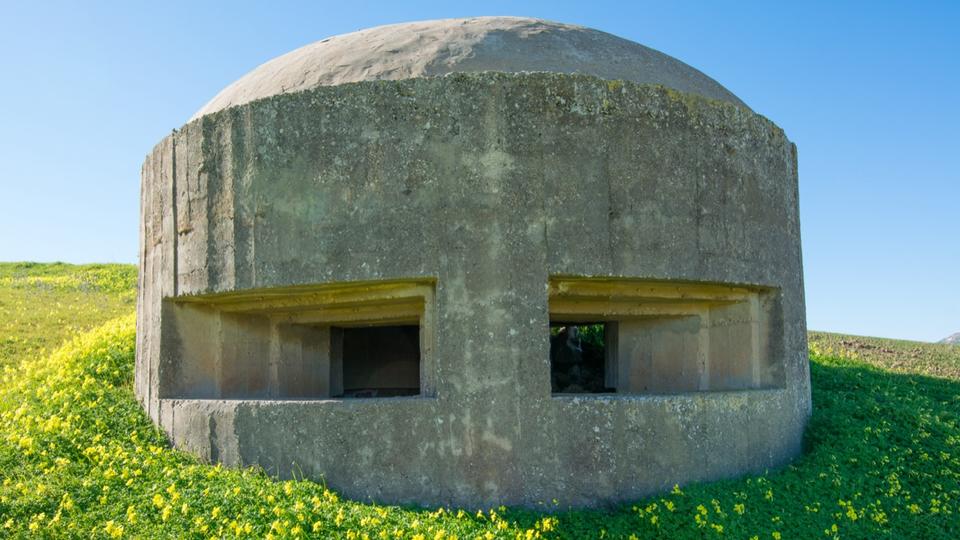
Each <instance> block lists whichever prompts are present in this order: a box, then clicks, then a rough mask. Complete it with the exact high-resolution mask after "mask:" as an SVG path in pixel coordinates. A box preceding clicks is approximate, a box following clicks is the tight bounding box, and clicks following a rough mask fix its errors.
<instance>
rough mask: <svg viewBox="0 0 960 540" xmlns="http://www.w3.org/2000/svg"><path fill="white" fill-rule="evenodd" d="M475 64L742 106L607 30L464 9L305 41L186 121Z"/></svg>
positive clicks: (678, 65)
mask: <svg viewBox="0 0 960 540" xmlns="http://www.w3.org/2000/svg"><path fill="white" fill-rule="evenodd" d="M480 71H498V72H503V73H517V72H536V71H542V72H550V73H579V74H583V75H594V76H597V77H600V78H602V79H622V80H627V81H633V82H636V83H650V84H662V85H664V86H667V87H670V88H674V89H676V90H681V91H684V92H692V93H694V94H700V95H702V96H707V97H709V98H711V99H718V100H722V101H727V102H730V103H734V104H736V105H739V106H741V107H746V105H745V104H744V103H743V102H742V101H740V99H739V98H737V96H735V95H733V94H732V93H731V92H730V91H729V90H727V89H726V88H724V87H722V86H720V84H718V83H717V82H716V81H714V80H713V79H711V78H710V77H708V76H706V75H704V74H703V73H701V72H700V71H697V70H696V69H694V68H692V67H690V66H688V65H687V64H684V63H683V62H681V61H679V60H677V59H676V58H673V57H670V56H667V55H665V54H663V53H661V52H659V51H656V50H653V49H651V48H649V47H644V46H643V45H640V44H639V43H635V42H633V41H629V40H626V39H623V38H620V37H617V36H614V35H611V34H608V33H606V32H601V31H599V30H594V29H591V28H585V27H583V26H577V25H573V24H563V23H557V22H552V21H544V20H541V19H529V18H524V17H471V18H467V19H443V20H434V21H419V22H412V23H402V24H391V25H387V26H379V27H376V28H368V29H366V30H361V31H359V32H352V33H349V34H343V35H339V36H332V37H328V38H326V39H322V40H320V41H317V42H316V43H311V44H310V45H307V46H305V47H301V48H299V49H297V50H295V51H292V52H289V53H287V54H285V55H283V56H279V57H277V58H274V59H273V60H270V61H269V62H267V63H265V64H263V65H261V66H259V67H257V68H256V69H254V70H253V71H251V72H250V73H248V74H246V75H244V76H243V77H241V78H240V79H238V80H237V81H236V82H234V83H233V84H231V85H230V86H228V87H226V88H224V89H223V91H221V92H220V93H219V94H217V95H216V96H215V97H214V98H213V99H212V100H210V102H209V103H207V104H206V105H204V106H203V108H201V109H200V110H199V111H197V113H196V114H195V115H194V116H193V118H191V120H195V119H197V118H199V117H201V116H203V115H205V114H210V113H213V112H216V111H219V110H222V109H225V108H227V107H232V106H235V105H242V104H244V103H249V102H251V101H254V100H257V99H261V98H265V97H269V96H274V95H278V94H286V93H294V92H301V91H303V90H310V89H313V88H317V87H318V86H334V85H338V84H344V83H351V82H360V81H372V80H379V79H384V80H399V79H409V78H413V77H434V76H439V75H446V74H448V73H461V72H480Z"/></svg>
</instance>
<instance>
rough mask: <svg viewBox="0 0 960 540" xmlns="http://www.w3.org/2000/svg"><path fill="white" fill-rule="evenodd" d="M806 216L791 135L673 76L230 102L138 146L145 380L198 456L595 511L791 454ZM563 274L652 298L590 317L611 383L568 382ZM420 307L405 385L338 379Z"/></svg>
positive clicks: (348, 481)
mask: <svg viewBox="0 0 960 540" xmlns="http://www.w3.org/2000/svg"><path fill="white" fill-rule="evenodd" d="M797 208H798V201H797V167H796V150H795V147H794V146H793V145H792V144H791V143H790V142H789V141H788V140H787V139H786V137H785V136H784V134H783V132H782V131H781V130H780V129H779V128H777V127H776V126H775V125H773V124H772V123H771V122H769V121H768V120H766V119H764V118H762V117H760V116H758V115H756V114H754V113H752V112H750V111H749V110H747V109H745V108H743V107H739V106H735V105H733V104H730V103H727V102H720V101H713V100H709V99H706V98H704V97H701V96H697V95H693V94H687V93H682V92H677V91H675V90H672V89H667V88H663V87H659V86H651V85H637V84H634V83H631V82H624V81H608V80H602V79H599V78H595V77H591V76H584V75H569V74H551V73H456V74H451V75H446V76H442V77H433V78H415V79H406V80H399V81H363V82H357V83H351V84H341V85H336V86H319V87H316V88H313V89H312V90H308V91H304V92H299V93H292V94H281V95H275V96H273V97H268V98H265V99H261V100H258V101H253V102H250V103H247V104H245V105H242V106H239V107H232V108H228V109H223V110H220V111H218V112H214V113H212V114H207V115H204V116H202V117H201V118H199V119H197V120H195V121H193V122H191V123H189V124H187V125H186V126H184V127H183V128H181V129H179V130H177V131H176V132H175V133H173V134H172V135H170V136H168V137H166V138H165V139H164V140H163V141H161V142H160V143H159V144H158V145H157V147H156V148H155V149H154V150H153V151H152V152H151V153H150V155H149V156H148V157H147V160H146V162H145V163H144V168H143V184H142V223H141V247H142V253H141V273H140V278H141V287H140V301H139V307H138V310H139V311H138V313H139V317H138V347H137V372H136V393H137V395H138V397H139V398H140V400H141V401H142V403H143V405H144V407H145V408H146V410H147V411H148V412H149V414H150V415H151V417H152V418H153V419H154V420H155V421H156V422H158V423H159V424H160V425H161V426H163V428H164V429H165V430H166V431H167V433H168V434H169V435H170V437H171V439H172V440H173V441H174V443H175V444H176V445H177V446H179V447H181V448H184V449H187V450H189V451H192V452H195V453H196V454H198V455H200V456H202V457H204V458H206V459H210V460H212V461H221V462H223V463H225V464H227V465H249V464H259V465H262V466H263V467H264V468H266V469H267V470H268V471H269V472H271V473H274V474H277V475H279V476H282V477H286V476H290V475H291V474H292V473H293V472H295V471H296V472H297V473H299V472H301V471H302V472H303V473H304V474H306V475H308V476H310V477H313V478H324V479H325V480H326V481H327V482H328V484H329V485H330V486H332V487H334V488H336V489H338V490H340V491H341V492H342V493H344V494H345V495H346V496H349V497H354V498H357V499H361V500H367V499H373V500H377V501H384V502H416V503H421V504H428V505H437V504H453V505H466V506H468V507H470V508H476V507H489V506H491V505H497V504H501V503H502V504H523V505H535V504H537V503H538V502H549V501H551V500H552V499H558V500H559V501H560V502H561V504H563V505H575V506H582V505H597V504H603V503H607V502H616V501H623V500H629V499H633V498H637V497H640V496H642V495H646V494H649V493H654V492H657V491H660V490H664V489H669V488H670V487H672V486H673V485H674V484H675V483H680V484H685V483H688V482H693V481H700V480H709V479H717V478H727V477H731V476H736V475H740V474H743V473H746V472H748V471H759V470H762V469H764V468H767V467H773V466H778V465H781V464H784V463H786V462H788V461H789V460H790V459H792V458H793V457H794V456H796V455H797V454H798V453H799V451H800V448H801V437H802V433H803V428H804V426H805V423H806V421H807V418H808V416H809V414H810V388H809V372H808V364H807V350H806V328H805V319H804V300H803V279H802V266H801V253H800V229H799V222H798V211H797ZM587 278H588V279H587ZM565 279H573V280H585V281H587V282H588V285H590V284H591V283H594V282H597V283H602V284H604V285H603V286H604V287H607V286H611V283H613V285H616V286H618V287H621V288H622V289H623V290H624V291H630V290H637V291H639V290H640V289H643V290H645V291H647V292H642V293H636V294H634V295H633V296H631V294H633V293H629V292H623V293H622V294H621V293H617V294H616V295H608V301H609V302H610V303H615V302H620V304H617V305H618V306H619V307H618V308H617V309H621V308H622V309H626V310H627V311H625V312H623V313H620V312H619V311H616V310H613V309H612V308H601V311H603V312H605V313H611V318H612V319H616V320H622V321H623V323H622V324H621V328H620V332H621V333H623V334H625V335H627V336H629V335H634V336H636V337H635V340H634V341H633V342H630V343H633V345H631V347H633V348H635V349H637V350H638V352H637V353H636V356H635V358H634V359H631V354H630V353H629V351H628V350H624V349H629V348H630V347H621V350H620V351H619V352H618V356H617V357H618V358H625V360H624V361H626V362H627V363H628V364H627V365H626V367H627V368H630V369H625V368H623V367H621V368H620V369H618V370H612V371H611V374H610V376H611V377H614V378H616V377H623V378H625V379H629V380H630V381H631V382H630V383H629V384H627V383H622V384H621V386H620V387H619V388H618V392H617V393H613V394H579V395H552V394H551V388H550V361H549V333H548V328H549V322H550V319H551V310H552V309H554V308H557V309H559V307H557V306H561V304H556V305H555V306H554V304H555V302H556V298H554V299H551V296H555V295H554V294H553V293H552V292H551V287H554V286H555V285H556V283H557V282H558V280H560V281H562V280H565ZM551 284H553V285H551ZM718 287H719V288H720V289H722V288H724V287H727V288H730V287H732V288H735V289H736V290H738V291H745V292H743V295H744V296H742V297H739V296H738V297H736V298H734V297H732V296H731V297H727V296H724V295H725V294H727V293H723V292H722V291H720V289H717V288H718ZM671 289H675V293H670V290H671ZM703 290H711V291H714V296H711V297H706V296H703V295H700V294H699V293H697V294H693V293H691V292H690V291H703ZM649 291H654V292H649ZM658 291H659V292H658ZM718 291H720V292H718ZM671 294H672V296H671ZM738 294H740V293H738ZM658 295H659V296H658ZM691 295H692V296H691ZM738 298H739V299H738ZM751 299H752V300H751ZM657 303H665V304H668V305H669V306H670V307H668V308H664V307H663V306H660V307H656V308H655V309H654V308H650V309H652V310H653V311H650V310H648V309H647V308H648V307H649V306H653V305H655V304H657ZM621 304H626V305H627V307H626V308H624V307H623V306H622V305H621ZM664 309H667V310H673V309H675V310H677V311H676V313H675V315H676V317H679V318H674V319H664V318H663V317H666V316H667V312H665V311H663V310H664ZM688 309H699V310H700V311H695V313H697V315H692V314H691V313H694V312H688V311H685V310H688ZM630 310H633V311H630ZM671 313H672V312H671ZM708 313H709V314H710V317H712V318H714V319H715V320H713V322H712V323H710V324H707V323H705V322H703V321H702V320H701V319H700V317H705V316H706V314H708ZM651 317H652V319H651ZM684 317H686V318H684ZM638 318H639V319H643V320H644V321H646V322H644V323H642V324H641V323H640V322H637V321H638V320H639V319H638ZM651 321H652V322H651ZM657 321H659V322H657ZM411 322H413V323H414V324H419V325H420V328H421V335H420V339H421V342H420V349H421V350H420V352H421V358H420V386H421V388H420V394H419V395H418V396H412V397H392V398H366V399H364V398H355V399H349V398H332V397H330V396H333V395H337V392H338V391H341V392H342V386H343V381H342V380H336V374H337V373H340V374H341V376H342V373H343V370H342V366H340V367H337V366H336V358H338V354H340V353H338V352H337V350H336V348H337V344H336V343H337V342H336V339H334V338H333V337H331V336H332V335H333V334H335V333H336V331H335V330H332V329H335V328H338V327H349V326H350V325H360V326H362V325H364V324H366V323H369V324H370V325H378V324H409V323H411ZM630 325H633V327H632V328H627V327H629V326H630ZM658 325H659V326H660V328H661V329H662V330H664V332H662V333H659V334H658V333H657V328H656V327H657V326H658ZM724 328H727V329H724ZM658 335H659V336H661V338H657V336H658ZM694 335H696V336H697V337H696V339H694V338H693V336H694ZM663 336H666V337H663ZM737 336H739V337H737ZM622 339H623V340H626V339H627V337H624V338H622ZM657 339H660V341H659V342H658V341H657ZM701 339H702V340H706V341H700V340H701ZM747 341H750V344H746V342H747ZM622 343H628V342H627V341H622ZM644 354H646V355H647V356H646V357H644V356H643V355H644ZM693 356H696V358H697V360H696V361H692V360H690V359H691V357H693ZM642 358H646V360H642V361H643V362H646V363H640V364H636V367H631V366H633V364H629V362H633V361H636V362H641V359H642ZM672 358H676V359H677V361H678V362H687V361H690V362H692V363H690V364H689V365H686V367H684V366H685V365H680V366H679V367H678V366H677V364H676V363H674V362H673V361H672V360H671V359H672ZM704 362H708V363H709V365H711V366H718V368H717V369H718V370H719V371H717V372H716V373H714V372H713V370H709V372H707V373H704V371H703V367H702V366H703V365H705V364H704ZM657 366H663V367H662V368H659V367H657ZM725 366H726V367H725ZM674 368H676V371H675V372H674V371H669V370H671V369H674ZM651 370H653V371H657V370H660V371H659V372H658V373H661V374H666V375H663V377H661V378H660V379H657V378H655V377H653V378H650V377H647V376H646V375H644V374H645V373H649V372H650V371H651ZM407 373H409V372H407ZM614 373H616V374H614ZM718 373H719V375H718ZM405 377H406V375H405ZM690 377H693V378H692V379H691V378H690ZM645 378H648V379H649V380H651V381H661V382H660V383H657V384H656V385H655V386H656V387H655V388H653V390H652V391H650V389H649V388H645V387H644V385H643V380H644V379H645ZM677 381H680V382H681V383H683V384H679V383H678V382H677ZM690 381H694V382H690ZM688 383H689V384H688Z"/></svg>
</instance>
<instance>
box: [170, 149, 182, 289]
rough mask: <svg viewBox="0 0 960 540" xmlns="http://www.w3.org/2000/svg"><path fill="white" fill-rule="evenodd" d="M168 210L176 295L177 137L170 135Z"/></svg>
mask: <svg viewBox="0 0 960 540" xmlns="http://www.w3.org/2000/svg"><path fill="white" fill-rule="evenodd" d="M170 212H171V214H172V216H171V220H172V221H173V234H172V235H171V237H172V238H171V240H170V241H171V243H172V244H173V245H172V249H171V251H172V253H173V258H172V259H173V260H172V261H170V264H171V267H172V268H173V276H172V279H173V286H172V287H171V289H170V290H171V291H173V296H174V297H176V296H177V282H179V281H180V277H179V276H178V274H177V272H178V270H177V245H178V243H179V242H178V241H177V236H179V234H180V232H179V231H180V227H179V226H178V225H177V138H176V137H175V136H171V137H170Z"/></svg>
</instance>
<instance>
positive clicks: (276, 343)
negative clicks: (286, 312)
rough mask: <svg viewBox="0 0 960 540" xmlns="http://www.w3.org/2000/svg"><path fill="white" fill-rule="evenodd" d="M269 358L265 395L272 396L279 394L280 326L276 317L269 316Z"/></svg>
mask: <svg viewBox="0 0 960 540" xmlns="http://www.w3.org/2000/svg"><path fill="white" fill-rule="evenodd" d="M269 324H270V358H269V360H268V362H269V364H268V366H267V370H268V372H269V373H268V375H267V376H268V377H269V380H268V382H267V395H268V396H270V397H272V398H277V397H279V396H280V326H279V324H278V322H277V319H276V317H272V316H271V317H270V322H269Z"/></svg>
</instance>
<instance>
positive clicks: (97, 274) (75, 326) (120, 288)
mask: <svg viewBox="0 0 960 540" xmlns="http://www.w3.org/2000/svg"><path fill="white" fill-rule="evenodd" d="M136 285H137V269H136V268H135V267H133V266H131V265H128V264H88V265H83V266H74V265H71V264H59V263H54V264H37V263H0V367H3V366H4V365H8V364H11V363H14V362H16V361H17V360H18V359H19V358H22V357H25V356H29V355H43V354H45V351H49V350H52V349H54V348H56V347H58V346H59V345H60V344H61V343H63V341H64V340H65V339H66V338H67V337H69V336H70V335H72V334H74V333H76V332H78V331H81V330H89V329H91V328H93V327H95V326H97V325H99V324H102V323H104V322H106V321H107V320H109V319H112V318H114V317H118V316H120V315H124V314H126V313H130V312H131V311H132V310H133V309H134V306H135V305H136V301H137V298H136Z"/></svg>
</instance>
